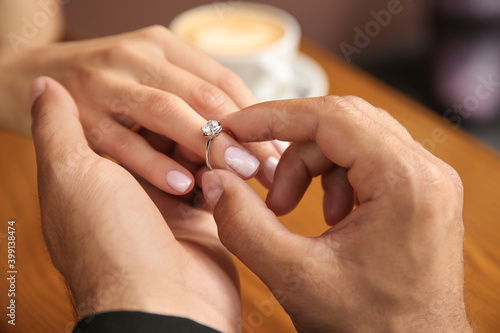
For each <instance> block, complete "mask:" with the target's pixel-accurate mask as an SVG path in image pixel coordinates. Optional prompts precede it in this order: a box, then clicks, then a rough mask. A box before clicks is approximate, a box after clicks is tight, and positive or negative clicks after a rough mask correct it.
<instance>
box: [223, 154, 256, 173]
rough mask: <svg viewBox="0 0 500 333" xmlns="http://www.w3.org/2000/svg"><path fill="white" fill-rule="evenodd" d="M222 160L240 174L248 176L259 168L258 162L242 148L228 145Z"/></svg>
mask: <svg viewBox="0 0 500 333" xmlns="http://www.w3.org/2000/svg"><path fill="white" fill-rule="evenodd" d="M224 160H225V161H226V163H227V164H228V165H229V166H230V167H231V168H233V170H234V171H236V172H237V173H239V174H240V175H241V176H243V177H245V178H248V177H250V176H251V175H253V174H254V173H255V172H256V171H257V169H259V165H260V162H259V160H258V159H256V158H255V157H253V156H252V155H250V154H249V153H247V152H246V151H244V150H241V149H240V148H237V147H229V148H227V149H226V152H225V153H224Z"/></svg>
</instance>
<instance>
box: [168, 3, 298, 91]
mask: <svg viewBox="0 0 500 333" xmlns="http://www.w3.org/2000/svg"><path fill="white" fill-rule="evenodd" d="M229 3H230V4H231V5H229V4H225V5H224V7H221V6H222V5H221V4H219V3H217V2H216V3H213V4H209V5H204V6H200V7H195V8H193V9H190V10H188V11H186V12H184V13H182V14H180V15H178V16H177V17H176V18H174V20H173V21H172V22H171V23H170V30H172V31H173V32H174V33H175V34H176V35H178V36H180V37H181V38H183V39H185V40H186V41H188V42H190V43H192V44H193V45H195V46H196V47H198V48H199V49H201V50H202V51H204V52H205V53H207V54H208V55H210V56H212V57H213V58H214V59H216V60H217V61H219V62H220V63H221V64H223V65H224V66H226V67H228V68H230V69H231V70H233V71H234V72H235V73H236V74H238V75H239V76H240V77H241V78H242V79H243V80H244V81H245V83H246V84H247V85H248V86H249V87H250V89H251V90H252V91H253V93H254V94H255V96H256V97H257V99H258V100H259V101H265V100H273V99H284V98H294V97H298V96H297V92H296V91H295V84H294V83H295V82H294V71H293V64H294V62H295V60H296V57H297V55H298V47H299V42H300V36H301V32H300V26H299V24H298V22H297V20H296V19H295V18H294V17H293V16H291V15H290V14H289V13H287V12H285V11H283V10H281V9H279V8H276V7H273V6H269V5H264V4H258V3H251V2H243V1H241V2H239V1H233V2H229Z"/></svg>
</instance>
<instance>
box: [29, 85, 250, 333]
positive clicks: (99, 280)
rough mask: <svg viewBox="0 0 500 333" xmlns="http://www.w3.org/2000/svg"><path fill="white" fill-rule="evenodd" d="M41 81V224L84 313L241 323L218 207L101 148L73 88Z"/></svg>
mask: <svg viewBox="0 0 500 333" xmlns="http://www.w3.org/2000/svg"><path fill="white" fill-rule="evenodd" d="M41 80H42V81H41V82H40V81H37V84H35V85H34V89H35V93H36V91H37V90H38V92H40V91H44V92H43V93H42V94H41V95H40V97H38V98H37V100H36V101H35V104H34V107H33V139H34V142H35V148H36V155H37V164H38V187H39V195H40V206H41V215H42V229H43V233H44V238H45V241H46V243H47V247H48V249H49V252H50V255H51V257H52V262H53V263H54V265H55V267H56V268H57V269H58V270H59V271H60V272H61V274H62V275H63V276H64V278H65V279H66V281H67V282H68V285H69V287H70V289H71V293H72V295H73V297H74V300H75V306H76V310H77V312H78V313H79V315H80V317H85V316H88V315H92V314H95V313H99V312H106V311H113V310H131V311H143V312H150V313H158V314H165V315H173V316H180V317H186V318H190V319H192V320H195V321H197V322H199V323H201V324H204V325H207V326H210V327H213V328H215V329H218V330H220V331H222V332H236V331H238V328H239V327H240V326H241V306H240V298H239V279H238V274H237V271H236V269H235V266H234V263H233V261H232V258H231V256H230V254H229V252H228V251H227V250H226V249H225V248H224V246H223V245H222V244H221V243H220V241H219V239H218V237H217V229H216V225H215V222H214V220H213V217H212V215H211V214H210V213H208V212H206V211H204V210H201V209H196V208H194V207H193V206H192V205H191V204H190V203H188V202H186V201H183V200H182V199H181V197H174V196H172V195H169V194H166V193H164V192H162V191H159V190H158V189H156V188H154V187H153V186H151V185H149V184H147V183H146V182H142V185H143V186H144V188H143V187H141V184H139V183H138V182H137V181H136V179H134V177H133V176H132V175H131V174H130V173H128V172H127V171H126V170H125V169H123V168H122V167H120V166H119V165H117V164H115V163H113V162H111V161H109V160H107V159H104V158H102V157H100V156H98V155H96V154H95V153H94V152H93V151H92V150H91V149H90V148H89V147H88V146H87V142H86V140H85V137H84V133H83V130H82V127H81V125H80V123H79V121H78V111H77V108H76V106H75V104H74V102H73V100H72V99H71V97H70V95H69V94H68V93H67V92H66V91H65V90H64V88H63V87H62V86H61V85H59V84H58V83H57V82H55V81H53V80H50V79H47V78H45V79H41ZM144 189H146V191H145V190H144ZM148 194H149V196H148ZM88 320H92V317H90V318H88Z"/></svg>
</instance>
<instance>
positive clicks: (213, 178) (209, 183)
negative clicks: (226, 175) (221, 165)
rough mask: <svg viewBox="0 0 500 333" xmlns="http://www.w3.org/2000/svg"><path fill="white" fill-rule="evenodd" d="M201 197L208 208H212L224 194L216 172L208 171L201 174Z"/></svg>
mask: <svg viewBox="0 0 500 333" xmlns="http://www.w3.org/2000/svg"><path fill="white" fill-rule="evenodd" d="M201 182H202V187H203V196H204V197H205V201H206V202H207V204H208V206H209V207H211V208H213V207H215V205H216V204H217V202H219V199H220V197H221V195H222V193H223V192H224V185H223V184H222V180H221V179H220V177H219V175H217V173H216V172H213V171H209V172H205V173H204V174H203V178H202V181H201Z"/></svg>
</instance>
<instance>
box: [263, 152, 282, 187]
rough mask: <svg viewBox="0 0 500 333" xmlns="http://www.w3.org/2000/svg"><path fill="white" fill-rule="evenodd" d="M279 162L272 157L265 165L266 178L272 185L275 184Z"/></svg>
mask: <svg viewBox="0 0 500 333" xmlns="http://www.w3.org/2000/svg"><path fill="white" fill-rule="evenodd" d="M278 163H279V160H278V159H277V158H276V157H274V156H271V157H269V158H268V159H267V160H266V162H265V163H264V176H266V178H267V180H268V181H269V182H270V183H271V184H272V183H273V182H274V174H275V173H276V167H277V166H278Z"/></svg>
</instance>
